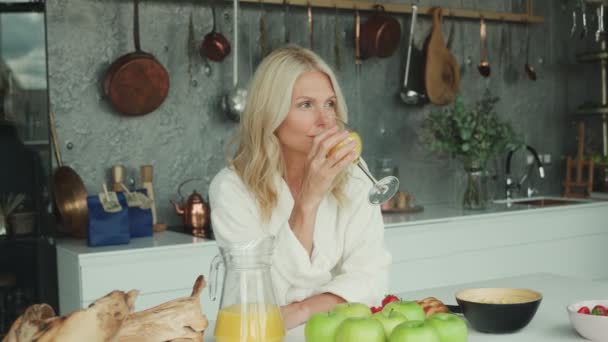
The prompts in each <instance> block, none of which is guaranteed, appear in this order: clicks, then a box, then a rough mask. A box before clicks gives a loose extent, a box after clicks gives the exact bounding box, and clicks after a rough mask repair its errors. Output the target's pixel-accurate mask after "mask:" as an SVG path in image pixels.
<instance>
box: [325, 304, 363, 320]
mask: <svg viewBox="0 0 608 342" xmlns="http://www.w3.org/2000/svg"><path fill="white" fill-rule="evenodd" d="M331 311H333V312H338V313H341V314H343V315H344V316H346V317H348V318H351V317H364V318H365V317H371V315H372V311H371V310H370V309H369V306H367V305H365V304H363V303H354V302H353V303H341V304H338V305H336V306H334V308H333V309H332V310H331Z"/></svg>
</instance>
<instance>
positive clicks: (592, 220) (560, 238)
mask: <svg viewBox="0 0 608 342" xmlns="http://www.w3.org/2000/svg"><path fill="white" fill-rule="evenodd" d="M516 208H517V209H516ZM607 209H608V202H592V203H581V204H573V205H560V206H553V207H545V208H538V207H528V206H524V205H517V206H515V205H513V206H511V207H509V206H508V205H506V204H496V205H492V206H491V207H490V208H488V209H487V210H483V211H475V212H467V211H463V210H461V209H459V208H453V207H450V206H447V205H437V206H427V207H426V208H425V211H424V212H422V213H417V214H411V215H401V214H390V215H385V216H384V219H385V222H386V227H387V229H386V232H385V244H386V248H387V250H388V251H389V253H390V254H391V255H392V263H391V265H390V268H389V273H390V277H389V290H390V291H391V292H406V291H415V290H419V289H427V288H435V287H438V286H447V285H451V284H459V283H463V282H468V281H483V280H487V279H493V278H500V277H512V276H518V275H521V274H531V273H536V272H549V273H555V274H562V275H566V276H574V277H582V278H588V279H593V280H596V279H608V269H606V267H605V263H604V260H603V259H602V258H597V257H596V251H597V250H603V249H605V246H606V245H607V244H608V227H607V226H606V222H607V221H608V210H607ZM56 248H57V267H58V282H59V308H60V312H61V313H62V314H65V313H68V312H71V311H74V310H77V309H79V308H83V307H86V306H88V305H89V304H90V303H91V302H92V301H94V300H95V299H97V298H100V297H102V296H104V295H106V294H107V293H108V292H110V291H112V290H114V289H120V290H130V289H138V290H140V296H139V297H138V300H137V302H136V309H137V310H143V309H147V308H150V307H152V306H154V305H158V304H160V303H163V302H166V301H168V300H171V299H175V298H178V297H180V296H184V295H187V294H188V293H190V291H191V289H192V284H193V282H194V280H195V279H196V277H197V276H198V275H201V274H202V275H205V276H208V274H209V265H210V263H211V260H212V259H213V258H214V257H215V256H216V255H217V254H218V249H217V245H216V242H215V241H211V240H205V239H200V238H196V237H193V236H190V235H186V234H181V233H176V232H173V231H165V232H162V233H157V234H154V236H152V237H145V238H136V239H132V240H131V243H129V244H127V245H120V246H105V247H88V246H87V245H86V241H84V240H76V239H59V240H57V244H56ZM566 250H567V251H568V252H569V253H564V251H566ZM539 255H540V256H542V257H539ZM462 265H466V267H462ZM109 280H111V281H109ZM208 280H210V279H208ZM201 301H202V305H203V308H204V310H205V313H206V314H207V317H209V319H214V318H215V317H216V314H217V309H218V303H217V302H212V301H211V300H210V299H209V295H208V291H207V289H205V290H204V294H203V295H202V298H201Z"/></svg>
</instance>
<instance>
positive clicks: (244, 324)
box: [209, 236, 285, 342]
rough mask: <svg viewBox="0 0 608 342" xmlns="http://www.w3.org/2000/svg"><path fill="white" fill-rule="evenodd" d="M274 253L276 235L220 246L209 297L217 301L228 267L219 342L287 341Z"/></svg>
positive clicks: (217, 332) (217, 325)
mask: <svg viewBox="0 0 608 342" xmlns="http://www.w3.org/2000/svg"><path fill="white" fill-rule="evenodd" d="M273 250H274V237H273V236H268V237H265V238H262V239H258V240H254V241H248V242H244V243H239V244H233V245H230V246H220V255H218V256H216V257H215V259H214V260H213V262H212V263H211V272H210V278H211V282H210V287H209V294H210V295H211V297H212V299H213V300H215V298H216V296H215V295H216V292H217V288H218V284H217V283H218V279H217V278H218V277H217V275H218V273H219V268H220V267H221V266H222V265H224V267H225V269H226V271H225V275H224V283H223V286H222V294H221V298H220V310H219V312H218V316H217V321H216V323H215V331H214V336H215V340H216V341H217V342H280V341H283V338H284V337H285V326H284V324H283V318H282V316H281V311H280V307H279V305H278V304H277V301H276V297H275V294H274V287H273V285H272V279H271V277H270V264H271V257H272V252H273ZM220 257H221V258H220Z"/></svg>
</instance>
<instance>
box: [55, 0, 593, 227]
mask: <svg viewBox="0 0 608 342" xmlns="http://www.w3.org/2000/svg"><path fill="white" fill-rule="evenodd" d="M216 2H217V3H218V14H219V15H218V17H219V19H220V20H219V23H218V29H219V31H220V32H222V33H223V34H225V35H226V36H227V37H228V38H229V39H230V40H231V41H232V30H231V27H232V7H231V3H230V1H220V0H218V1H216ZM389 2H397V1H395V0H391V1H389ZM209 3H210V2H209V1H197V2H192V1H144V2H143V3H142V4H141V5H140V14H141V19H140V23H141V24H140V26H141V37H142V47H143V49H144V50H145V51H148V52H151V53H153V54H154V55H155V56H156V57H157V58H158V59H159V61H160V62H161V63H162V64H163V65H164V66H165V67H166V68H167V69H168V71H169V73H170V77H171V89H170V95H169V97H168V98H167V100H166V101H165V103H164V104H163V105H162V107H161V108H160V109H158V110H156V111H155V112H153V113H151V114H148V115H146V116H143V117H137V118H126V117H122V116H119V115H117V114H116V113H115V112H114V111H113V110H112V108H110V106H109V105H108V103H107V102H106V100H105V99H104V96H103V93H102V90H101V80H102V79H103V76H104V73H105V72H106V69H107V67H108V66H109V65H110V63H111V62H112V61H113V60H114V59H116V58H117V57H119V56H120V55H122V54H124V53H127V52H130V51H132V50H133V42H132V34H131V27H132V4H131V3H130V2H128V1H117V0H106V1H93V0H52V1H49V3H48V44H49V45H48V51H49V56H48V58H49V73H50V79H49V87H50V98H51V105H52V110H54V111H55V112H56V117H57V121H58V122H57V126H58V127H57V130H58V135H59V140H60V144H61V146H62V148H63V158H64V161H65V162H66V163H67V164H69V165H71V166H72V167H74V168H75V169H76V170H77V171H78V172H79V174H80V175H81V177H82V178H83V179H84V181H85V183H86V185H87V188H88V190H89V192H91V193H92V192H97V191H100V190H101V184H102V183H103V182H106V181H109V169H110V167H111V166H112V165H114V164H123V165H125V166H126V167H127V168H128V170H129V175H130V177H135V178H137V177H138V168H139V165H142V164H149V163H151V164H153V165H154V166H155V176H156V179H155V186H156V192H157V198H158V204H157V205H158V209H159V215H160V218H161V220H162V221H164V222H169V223H172V224H173V223H177V222H179V218H178V217H177V216H175V214H174V213H173V209H172V208H171V207H170V205H169V199H170V198H173V197H175V192H176V190H177V187H178V184H179V183H180V182H181V181H183V180H185V179H188V178H192V177H199V178H201V180H200V181H198V183H197V184H191V186H188V187H184V190H185V192H186V193H189V192H190V191H191V190H192V188H193V187H196V189H197V190H198V191H202V192H203V193H206V192H207V187H208V183H209V181H210V180H211V179H212V178H213V176H214V175H215V174H216V173H217V172H218V171H219V170H220V169H221V168H222V167H223V166H224V165H225V155H224V149H225V145H226V143H227V142H228V141H229V139H230V138H231V136H232V135H233V134H234V133H235V131H236V128H237V124H235V123H233V122H231V121H229V120H227V119H226V118H225V117H224V116H223V114H222V113H221V111H220V107H219V100H220V98H221V96H222V94H224V92H225V91H226V90H227V89H229V87H230V85H231V82H232V71H231V66H232V58H233V57H234V56H230V57H229V58H228V59H226V60H225V61H224V62H223V63H219V64H217V63H214V64H212V73H211V75H210V76H207V75H205V73H204V70H203V64H202V62H201V60H200V58H199V57H198V55H196V54H194V55H192V54H189V53H188V20H189V16H190V15H193V18H194V28H195V33H196V38H197V39H198V40H199V41H200V40H201V39H202V37H203V36H204V34H205V33H206V32H208V31H210V29H211V10H210V7H209ZM561 3H562V2H561V1H553V0H539V1H535V9H534V11H535V13H537V14H538V15H541V16H543V17H545V23H544V24H542V25H533V26H531V27H530V35H531V38H530V39H531V46H530V58H531V62H532V63H534V64H535V66H536V69H537V72H538V81H536V82H532V81H529V80H528V79H526V78H525V74H524V71H523V70H524V69H523V66H524V63H525V49H524V48H525V45H524V42H525V26H523V25H521V24H506V23H505V24H502V23H495V22H492V23H489V25H488V39H489V59H490V62H491V64H492V68H493V73H492V76H491V77H490V78H488V79H484V78H482V77H481V76H480V75H479V73H478V72H477V70H476V64H477V63H478V62H479V53H480V51H479V47H480V44H479V22H478V21H475V20H456V21H453V20H452V19H450V18H446V20H445V21H444V35H445V36H447V34H448V31H449V29H450V25H451V24H452V22H454V23H455V26H454V41H453V45H452V50H453V52H454V54H455V56H456V58H457V59H458V60H460V61H462V60H466V58H467V57H470V58H471V61H472V64H471V65H466V63H465V66H464V73H463V78H462V93H463V95H464V96H465V98H466V99H467V101H468V102H473V101H475V100H476V99H478V98H479V96H480V95H481V94H482V92H483V90H484V89H485V88H486V87H489V88H491V89H492V91H493V92H494V93H495V94H496V95H499V96H500V98H501V102H500V103H499V106H498V112H499V113H500V115H501V116H502V117H504V118H505V119H508V120H510V121H511V122H512V123H513V125H514V126H515V128H516V129H517V130H518V131H519V132H521V133H522V134H523V135H524V136H525V138H526V140H527V142H528V143H529V144H530V145H532V146H534V147H536V148H537V149H538V150H539V152H541V153H550V154H551V155H552V156H553V163H552V164H551V165H550V166H549V167H548V179H547V180H546V181H545V182H543V184H542V185H541V189H542V191H543V192H545V193H558V192H559V191H560V182H561V180H562V173H563V172H562V171H563V166H562V160H561V156H562V155H564V154H565V153H566V152H572V146H573V144H574V135H575V130H574V128H573V126H572V124H571V123H572V118H571V117H570V116H569V114H570V113H572V112H573V110H574V109H575V108H576V107H577V106H578V105H579V104H580V103H582V102H584V101H596V100H597V99H599V96H600V92H599V90H598V89H597V85H598V84H599V80H598V79H597V78H598V74H599V71H598V70H599V69H598V68H597V67H595V66H593V65H578V64H576V61H575V58H574V55H575V52H577V51H581V50H582V49H584V48H587V47H593V46H594V45H593V43H592V38H591V37H589V38H587V39H586V40H582V41H581V40H580V39H570V37H569V35H568V33H569V29H570V22H571V21H570V19H571V12H569V9H563V8H562V7H561V5H560V4H561ZM420 4H421V5H443V6H452V7H464V8H483V9H491V10H501V11H503V10H506V11H511V10H513V11H522V10H523V1H505V0H491V1H479V0H476V1H473V0H460V1H454V0H452V1H448V0H444V1H439V0H434V1H432V0H431V1H424V0H423V1H420ZM263 11H264V13H266V22H267V28H268V42H269V44H270V46H271V47H277V46H279V45H281V44H282V42H283V35H284V26H283V23H284V12H283V7H280V6H279V7H276V6H269V5H266V6H264V8H263ZM261 12H262V9H261V7H260V6H259V5H250V4H242V5H241V14H242V16H241V18H240V19H242V20H241V21H240V28H241V29H240V32H241V35H240V40H239V43H240V45H241V46H240V48H241V49H240V53H239V56H237V57H238V58H239V65H240V74H241V76H242V80H243V81H244V82H247V81H248V80H249V79H250V77H251V74H252V72H253V70H254V69H255V67H256V65H257V64H258V62H259V60H260V47H259V37H260V35H259V24H258V23H259V20H260V14H261ZM314 13H315V51H316V52H318V53H319V54H320V55H321V56H322V57H324V58H325V59H326V60H327V61H328V62H329V63H330V64H331V65H332V66H334V67H336V69H337V75H338V78H339V80H340V82H341V85H342V87H343V90H344V93H345V96H346V99H347V101H348V105H349V109H350V120H351V123H352V125H353V126H354V127H356V128H358V129H359V130H360V131H361V133H362V136H363V138H364V152H363V155H364V157H365V158H366V159H367V161H368V162H369V163H370V164H372V165H373V159H374V158H375V157H390V158H393V159H394V160H395V161H396V163H397V164H398V166H399V170H400V179H401V184H402V189H403V190H409V191H410V192H411V193H412V194H413V195H414V196H415V197H416V198H417V199H418V201H419V202H422V203H430V202H440V201H446V200H447V201H451V202H454V203H456V202H457V201H458V200H459V196H460V189H461V188H462V185H463V184H462V183H463V182H462V176H463V175H462V171H461V166H460V165H459V164H458V163H457V162H454V161H450V160H446V159H442V158H437V157H434V156H429V155H428V153H427V151H426V150H425V148H424V147H423V146H421V145H420V144H419V142H418V125H419V123H420V122H421V120H422V119H423V118H424V116H425V115H426V114H427V113H428V112H429V111H431V110H436V107H434V106H430V105H429V106H425V107H408V106H406V105H404V104H402V103H401V102H400V101H399V99H398V97H397V94H398V92H399V89H400V87H401V83H402V81H403V69H404V65H405V55H406V51H407V50H406V47H407V46H406V42H407V39H408V36H407V34H405V32H407V31H408V29H409V22H410V21H409V16H405V15H403V16H399V17H398V19H399V20H400V22H401V25H402V31H403V32H404V34H403V38H402V44H401V45H400V47H399V49H398V50H397V52H396V53H395V54H394V55H393V56H392V57H390V58H387V59H373V60H367V61H365V62H364V64H363V67H362V69H361V72H360V74H359V73H356V71H355V67H354V63H353V62H354V52H353V45H354V44H353V43H354V41H353V38H352V37H353V31H354V20H353V19H354V15H353V13H352V12H351V11H345V10H340V11H338V12H337V14H336V13H335V11H334V10H328V11H322V10H317V9H315V11H314ZM589 13H591V11H589ZM290 14H291V15H290V18H289V22H290V23H291V25H292V26H291V30H290V31H291V41H292V42H294V43H299V44H302V45H306V46H307V45H308V38H307V32H306V28H307V25H306V12H305V10H304V9H303V8H293V7H292V8H291V9H290ZM362 14H363V18H362V20H365V18H366V17H367V16H368V13H362ZM336 18H337V21H336ZM590 21H591V18H590ZM336 22H337V24H338V27H339V30H338V32H339V37H340V39H339V49H340V51H341V56H342V58H341V59H340V60H339V61H337V60H336V58H335V55H334V46H335V43H336V39H335V38H336V35H335V34H334V32H335V31H334V29H335V24H336ZM579 23H580V18H579ZM430 26H431V25H430V18H429V17H426V16H423V17H422V18H420V21H419V25H418V27H417V32H416V34H415V42H416V43H415V44H416V46H417V47H419V48H420V47H421V46H422V44H423V42H424V39H425V38H426V36H427V35H428V33H429V32H430ZM593 27H594V28H595V27H596V25H595V22H594V24H593ZM501 32H502V34H504V35H505V36H504V37H503V38H504V41H505V42H506V43H505V44H504V45H503V46H504V47H503V51H502V53H501V49H500V46H501ZM509 37H510V39H509ZM446 39H447V37H446ZM501 56H502V57H501ZM540 60H542V63H540V62H541V61H540ZM337 62H339V63H337ZM338 64H339V65H338ZM338 66H339V68H338ZM412 67H413V68H418V69H419V68H420V67H421V66H420V64H415V65H413V66H412ZM68 145H70V146H71V147H72V149H67V146H68ZM518 158H519V159H522V160H523V159H524V157H523V153H521V157H518ZM496 164H497V166H496V168H499V170H500V173H502V168H503V164H504V163H503V160H502V159H500V160H499V161H497V163H496ZM519 169H520V170H521V171H519V172H523V170H524V168H523V167H520V168H519ZM500 177H502V176H500ZM500 179H501V180H502V178H500ZM498 188H499V194H498V195H497V196H503V195H502V192H500V191H501V189H502V183H501V184H499V186H498Z"/></svg>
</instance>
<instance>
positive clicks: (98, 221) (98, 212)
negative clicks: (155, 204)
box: [87, 193, 130, 246]
mask: <svg viewBox="0 0 608 342" xmlns="http://www.w3.org/2000/svg"><path fill="white" fill-rule="evenodd" d="M100 196H104V194H100V195H91V196H87V207H88V209H89V228H88V234H87V242H88V245H89V246H109V245H124V244H128V243H129V241H130V233H129V211H128V207H127V199H126V198H125V196H124V194H122V193H116V197H117V198H118V203H119V204H120V208H115V211H113V212H108V211H107V210H106V209H104V207H103V205H102V203H101V200H100Z"/></svg>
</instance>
